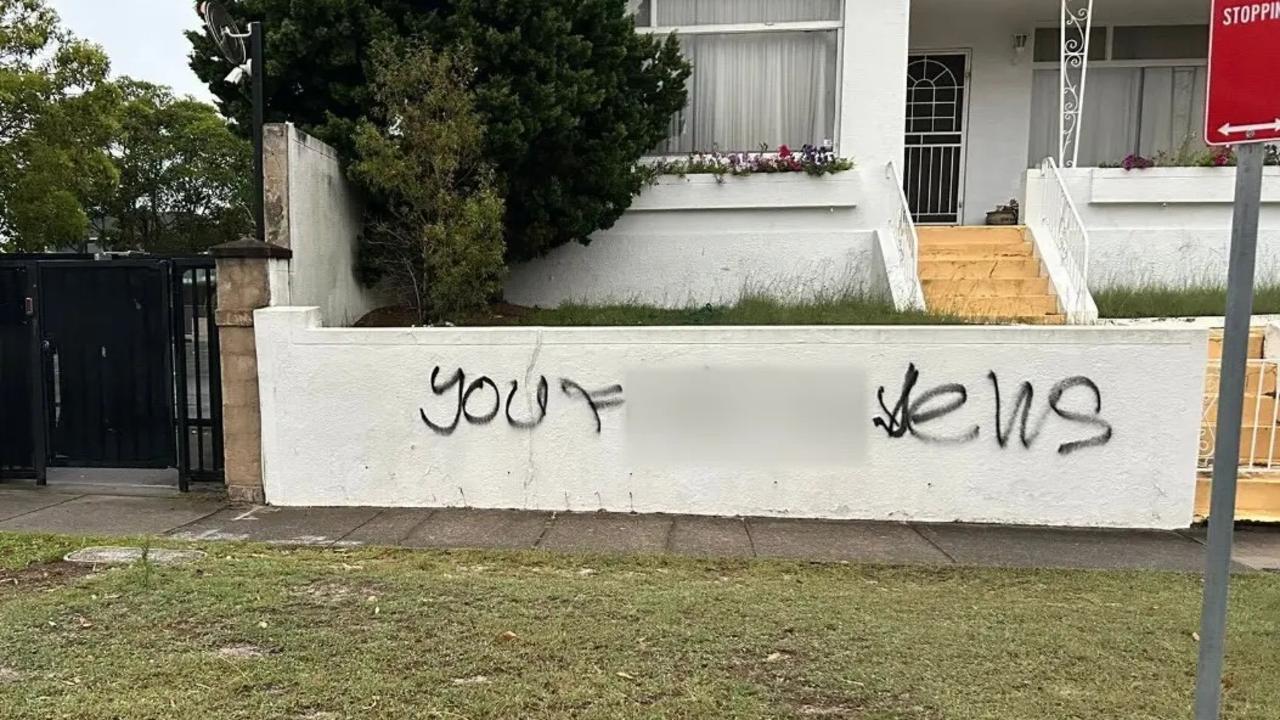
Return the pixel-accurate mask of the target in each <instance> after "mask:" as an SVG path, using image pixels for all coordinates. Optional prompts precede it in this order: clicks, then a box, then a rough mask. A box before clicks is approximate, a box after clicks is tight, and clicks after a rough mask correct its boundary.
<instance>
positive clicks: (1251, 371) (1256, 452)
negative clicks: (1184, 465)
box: [1199, 360, 1280, 469]
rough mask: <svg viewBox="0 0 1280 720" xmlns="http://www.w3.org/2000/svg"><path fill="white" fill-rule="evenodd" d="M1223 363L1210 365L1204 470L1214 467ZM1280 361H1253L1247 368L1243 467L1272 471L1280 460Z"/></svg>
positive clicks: (1203, 437) (1242, 425)
mask: <svg viewBox="0 0 1280 720" xmlns="http://www.w3.org/2000/svg"><path fill="white" fill-rule="evenodd" d="M1221 372H1222V361H1221V360H1212V361H1210V362H1209V366H1208V371H1207V372H1206V374H1205V394H1204V409H1203V413H1202V414H1201V419H1200V454H1199V465H1200V467H1201V468H1210V467H1212V466H1213V454H1214V444H1215V441H1216V440H1217V421H1218V378H1219V375H1220V374H1221ZM1277 374H1280V361H1277V360H1249V361H1248V366H1247V367H1246V369H1245V387H1244V412H1243V416H1242V417H1241V419H1240V449H1239V458H1240V465H1241V466H1242V467H1248V468H1256V469H1272V468H1274V467H1275V466H1276V464H1277V458H1278V457H1280V443H1277V440H1278V439H1280V438H1277V437H1276V430H1277V428H1278V427H1280V404H1278V403H1277V401H1276V394H1277V393H1276V378H1277Z"/></svg>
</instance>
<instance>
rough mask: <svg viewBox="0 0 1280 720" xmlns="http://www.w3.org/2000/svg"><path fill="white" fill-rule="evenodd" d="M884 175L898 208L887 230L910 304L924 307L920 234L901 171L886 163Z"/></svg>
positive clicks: (892, 215)
mask: <svg viewBox="0 0 1280 720" xmlns="http://www.w3.org/2000/svg"><path fill="white" fill-rule="evenodd" d="M886 175H887V176H888V178H889V181H890V182H892V183H893V186H894V188H895V189H896V190H897V192H898V209H897V212H896V213H892V214H891V215H890V219H889V230H890V231H891V232H892V233H893V238H894V240H895V244H896V246H897V248H898V262H899V267H901V268H902V269H903V271H904V274H905V275H906V276H907V280H908V281H909V282H910V283H911V285H910V294H911V298H912V303H911V304H912V305H914V306H915V307H917V308H920V309H922V310H923V309H924V307H925V304H924V287H922V286H921V284H920V236H919V235H918V234H916V223H915V221H914V220H912V218H911V205H910V204H909V203H908V202H907V193H906V191H905V190H904V189H903V185H902V173H901V172H899V171H898V166H897V165H896V164H894V163H892V162H890V163H889V164H888V168H887V169H886Z"/></svg>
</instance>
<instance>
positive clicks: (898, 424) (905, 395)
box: [872, 363, 980, 444]
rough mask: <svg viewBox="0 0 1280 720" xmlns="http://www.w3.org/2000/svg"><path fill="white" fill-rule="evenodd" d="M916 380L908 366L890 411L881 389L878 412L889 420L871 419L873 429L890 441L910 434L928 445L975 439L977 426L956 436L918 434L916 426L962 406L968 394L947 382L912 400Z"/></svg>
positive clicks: (964, 441)
mask: <svg viewBox="0 0 1280 720" xmlns="http://www.w3.org/2000/svg"><path fill="white" fill-rule="evenodd" d="M919 380H920V371H919V370H916V366H915V364H914V363H913V364H910V365H908V366H907V374H906V377H904V378H903V379H902V394H901V395H899V396H898V402H897V404H896V405H895V406H894V408H893V410H890V409H889V408H888V406H886V405H885V402H884V391H885V389H884V387H883V386H881V388H880V390H879V391H877V393H876V396H877V398H878V399H879V401H880V409H881V410H883V411H884V413H885V414H886V415H888V416H889V417H888V419H887V420H886V419H884V418H880V417H877V418H875V419H874V420H873V421H872V422H873V423H874V424H875V426H876V427H878V428H881V429H883V430H884V431H885V432H886V433H888V435H889V437H891V438H900V437H902V436H904V435H906V434H907V433H910V434H911V436H912V437H914V438H917V439H919V440H922V441H924V442H928V443H952V444H955V443H967V442H970V441H972V440H976V439H977V438H978V433H979V432H980V431H979V429H978V426H977V425H974V426H973V427H972V428H969V430H967V431H965V432H963V433H960V434H958V435H943V436H940V435H933V434H931V433H926V432H921V431H920V429H919V427H918V426H920V425H924V424H925V423H928V422H932V421H934V420H938V419H940V418H943V417H946V416H947V415H950V414H951V413H953V412H955V411H956V410H959V409H960V408H962V407H964V404H965V403H966V402H968V401H969V391H968V390H967V389H966V388H965V386H963V385H960V384H959V383H948V384H946V385H939V386H937V387H935V388H932V389H930V390H927V391H926V392H924V393H923V394H921V395H920V396H919V397H917V398H916V399H915V400H912V399H911V393H912V391H913V390H915V387H916V383H917V382H918V381H919ZM947 396H950V399H949V400H945V401H944V402H940V403H935V404H934V405H933V406H932V407H930V403H932V402H933V401H935V400H939V399H942V398H946V397H947Z"/></svg>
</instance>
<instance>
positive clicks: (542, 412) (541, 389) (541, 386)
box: [507, 377, 547, 430]
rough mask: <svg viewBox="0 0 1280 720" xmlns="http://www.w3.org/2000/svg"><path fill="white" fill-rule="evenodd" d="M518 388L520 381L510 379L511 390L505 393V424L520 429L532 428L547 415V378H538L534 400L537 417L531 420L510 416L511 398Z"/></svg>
mask: <svg viewBox="0 0 1280 720" xmlns="http://www.w3.org/2000/svg"><path fill="white" fill-rule="evenodd" d="M519 389H520V381H519V380H512V381H511V391H510V392H508V393H507V424H508V425H510V426H511V427H514V428H520V429H521V430H532V429H533V428H536V427H538V426H539V425H541V424H542V421H543V420H545V419H546V417H547V378H546V377H541V378H538V393H537V397H536V398H535V401H536V402H537V403H538V417H536V418H533V419H532V420H517V419H515V418H513V417H511V400H512V399H513V398H515V396H516V391H517V390H519Z"/></svg>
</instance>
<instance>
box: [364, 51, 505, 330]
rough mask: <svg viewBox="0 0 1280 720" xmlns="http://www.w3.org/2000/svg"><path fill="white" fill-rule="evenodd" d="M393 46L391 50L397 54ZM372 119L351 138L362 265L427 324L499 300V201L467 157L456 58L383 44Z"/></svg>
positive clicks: (462, 74)
mask: <svg viewBox="0 0 1280 720" xmlns="http://www.w3.org/2000/svg"><path fill="white" fill-rule="evenodd" d="M397 48H400V49H397ZM374 61H375V67H376V68H377V70H376V72H375V76H374V78H375V80H374V83H373V86H372V90H373V99H374V102H375V107H374V111H373V114H372V119H370V120H362V121H361V122H360V125H359V127H358V129H357V131H356V136H355V145H356V154H357V158H358V159H357V160H356V162H355V163H354V164H353V165H352V167H351V172H352V175H353V176H354V177H355V179H356V180H357V181H358V182H360V183H361V184H363V185H364V186H365V187H366V188H367V189H368V190H369V192H370V193H371V194H372V196H373V197H374V198H375V199H376V200H377V201H378V202H376V203H374V204H372V205H371V207H370V210H369V211H368V217H367V221H366V224H365V235H366V237H365V242H364V244H363V248H362V257H361V260H362V265H363V266H364V267H365V268H366V269H368V270H371V271H373V272H374V273H376V274H377V275H378V276H379V277H380V278H381V279H382V280H383V281H385V282H387V283H388V284H389V285H390V287H391V288H392V289H394V290H395V291H396V292H397V293H398V294H399V296H400V298H401V299H402V300H403V301H404V303H405V304H406V305H408V306H410V307H413V308H414V309H415V310H416V311H417V314H418V318H419V320H421V321H422V322H429V321H433V320H444V319H449V318H457V317H459V316H461V315H464V314H466V313H468V312H471V311H474V310H477V309H479V308H481V307H483V306H484V305H486V304H487V303H488V301H489V300H490V299H491V298H492V297H494V296H495V295H497V294H499V293H500V292H501V290H502V279H503V276H504V275H505V271H506V268H505V266H504V264H503V259H502V256H503V243H502V211H503V204H502V199H501V198H500V197H499V196H498V195H497V193H496V192H495V191H494V188H493V171H492V169H491V168H490V167H489V165H488V164H487V163H485V162H484V161H483V160H482V159H481V158H480V156H479V155H478V154H477V153H476V152H475V148H476V147H477V145H478V144H479V142H480V138H481V136H482V134H483V132H484V128H483V126H482V125H481V122H480V117H479V115H478V113H477V112H476V110H475V106H474V102H473V98H472V95H471V93H470V92H469V90H468V83H469V82H470V80H471V70H470V69H469V68H470V67H471V62H470V60H468V59H467V58H466V56H465V55H454V54H452V53H438V52H435V51H433V50H431V49H430V48H428V47H426V46H422V45H410V46H403V45H399V46H397V45H391V44H387V45H383V46H381V48H380V49H379V50H378V51H377V52H376V53H375V56H374Z"/></svg>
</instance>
